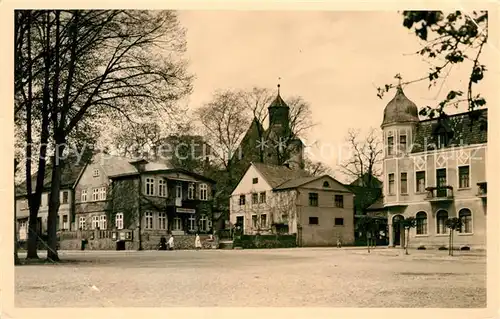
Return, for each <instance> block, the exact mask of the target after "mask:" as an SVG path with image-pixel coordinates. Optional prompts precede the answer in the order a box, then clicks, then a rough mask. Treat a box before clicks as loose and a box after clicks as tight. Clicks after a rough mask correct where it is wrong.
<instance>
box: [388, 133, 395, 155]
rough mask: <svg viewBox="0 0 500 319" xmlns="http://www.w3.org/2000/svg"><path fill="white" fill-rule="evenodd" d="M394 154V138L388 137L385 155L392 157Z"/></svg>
mask: <svg viewBox="0 0 500 319" xmlns="http://www.w3.org/2000/svg"><path fill="white" fill-rule="evenodd" d="M393 153H394V137H393V136H389V137H388V138H387V155H389V156H390V155H392V154H393Z"/></svg>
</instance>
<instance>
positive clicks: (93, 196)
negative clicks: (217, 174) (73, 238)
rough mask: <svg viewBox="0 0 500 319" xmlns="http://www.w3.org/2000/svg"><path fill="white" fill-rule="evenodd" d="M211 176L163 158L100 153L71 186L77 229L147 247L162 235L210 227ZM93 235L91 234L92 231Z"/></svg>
mask: <svg viewBox="0 0 500 319" xmlns="http://www.w3.org/2000/svg"><path fill="white" fill-rule="evenodd" d="M214 187H215V182H214V181H213V180H210V179H208V178H206V177H204V176H202V175H198V174H196V173H192V172H189V171H186V170H182V169H177V168H171V167H169V166H168V165H167V164H164V163H156V162H149V161H147V160H138V161H133V160H131V159H127V158H123V157H117V156H111V155H107V154H99V155H97V156H96V157H95V158H93V160H92V161H91V163H89V164H88V165H87V167H86V168H85V170H84V171H83V173H82V175H81V177H80V179H79V180H78V182H77V184H76V187H75V196H76V221H77V229H78V230H80V231H96V230H97V231H99V232H93V233H92V234H98V235H97V236H98V237H100V238H102V239H106V238H109V239H113V240H118V241H123V242H125V243H126V247H125V248H126V249H135V248H139V245H142V244H144V246H143V247H145V248H151V247H150V246H151V245H152V244H151V243H157V242H159V239H160V237H161V236H167V235H168V234H173V235H186V234H194V233H209V232H210V231H211V227H212V223H211V222H212V196H213V193H212V192H213V190H214ZM93 236H94V237H95V236H96V235H93Z"/></svg>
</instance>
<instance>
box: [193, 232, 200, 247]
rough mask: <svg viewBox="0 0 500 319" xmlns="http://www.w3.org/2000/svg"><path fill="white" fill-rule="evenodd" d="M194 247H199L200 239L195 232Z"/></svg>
mask: <svg viewBox="0 0 500 319" xmlns="http://www.w3.org/2000/svg"><path fill="white" fill-rule="evenodd" d="M194 247H195V248H196V250H198V249H201V240H200V235H198V234H196V237H195V239H194Z"/></svg>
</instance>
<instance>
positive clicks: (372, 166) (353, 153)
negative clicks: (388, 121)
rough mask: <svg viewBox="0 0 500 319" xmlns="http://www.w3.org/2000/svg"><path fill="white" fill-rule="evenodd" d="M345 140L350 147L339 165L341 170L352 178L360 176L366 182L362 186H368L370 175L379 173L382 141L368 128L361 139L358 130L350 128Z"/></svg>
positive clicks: (375, 175) (373, 175)
mask: <svg viewBox="0 0 500 319" xmlns="http://www.w3.org/2000/svg"><path fill="white" fill-rule="evenodd" d="M346 142H347V143H348V146H349V148H350V154H349V157H348V158H347V159H346V160H343V161H342V162H341V164H340V165H339V166H340V169H341V171H342V172H343V173H344V174H346V175H347V176H349V177H350V178H352V179H353V180H355V179H358V178H360V179H361V180H362V181H363V183H365V184H366V185H363V186H370V185H371V182H372V180H371V179H372V177H377V176H380V174H381V170H380V164H381V162H382V156H383V153H382V142H381V140H380V137H379V135H378V133H377V131H376V130H375V129H373V128H372V129H370V131H369V133H368V135H367V136H366V138H365V139H364V140H363V139H362V138H361V137H360V131H359V130H354V129H350V130H349V132H348V135H347V137H346ZM365 179H366V180H365Z"/></svg>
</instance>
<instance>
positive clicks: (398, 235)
mask: <svg viewBox="0 0 500 319" xmlns="http://www.w3.org/2000/svg"><path fill="white" fill-rule="evenodd" d="M404 219H405V218H404V217H403V216H402V215H396V216H394V217H393V218H392V234H393V240H392V243H393V245H394V246H401V245H403V244H404V231H403V225H402V221H403V220H404Z"/></svg>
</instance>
